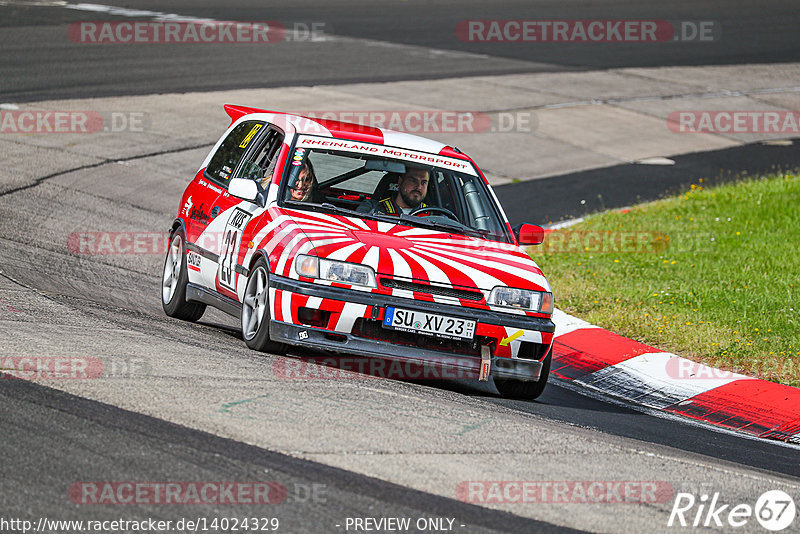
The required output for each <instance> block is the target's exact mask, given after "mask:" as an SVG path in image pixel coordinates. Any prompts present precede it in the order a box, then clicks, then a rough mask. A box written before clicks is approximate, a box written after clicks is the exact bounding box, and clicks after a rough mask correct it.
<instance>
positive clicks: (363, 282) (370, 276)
mask: <svg viewBox="0 0 800 534" xmlns="http://www.w3.org/2000/svg"><path fill="white" fill-rule="evenodd" d="M295 271H297V274H299V275H300V276H304V277H306V278H320V279H322V280H330V281H331V282H341V283H343V284H352V285H357V286H367V287H377V285H376V284H375V271H373V270H372V268H371V267H368V266H366V265H361V264H359V263H347V262H344V261H334V260H326V259H324V258H318V257H316V256H306V255H305V254H300V255H299V256H297V260H296V261H295Z"/></svg>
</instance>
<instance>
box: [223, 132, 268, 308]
mask: <svg viewBox="0 0 800 534" xmlns="http://www.w3.org/2000/svg"><path fill="white" fill-rule="evenodd" d="M260 130H261V131H260V133H259V134H258V136H257V137H255V138H253V139H252V140H251V141H248V142H247V145H248V146H247V147H246V150H245V152H244V154H243V157H242V158H241V160H240V161H239V162H238V163H237V166H236V167H235V168H234V170H233V174H232V175H231V176H232V177H235V178H244V179H249V180H256V181H258V182H259V183H260V184H261V187H262V188H263V189H266V188H268V187H269V184H270V182H271V181H272V173H273V172H274V170H275V167H276V164H277V160H278V154H279V152H280V148H281V146H282V144H283V139H284V134H283V132H281V131H280V130H279V129H277V128H276V127H274V126H272V125H269V124H266V125H265V126H264V127H263V128H262V129H260ZM245 141H246V139H245V140H243V141H242V143H244V142H245ZM213 209H214V210H217V211H218V213H219V216H218V220H219V221H218V223H217V228H218V231H219V235H220V248H219V255H218V260H217V265H216V273H215V279H214V285H213V287H214V289H215V290H216V291H217V292H219V293H220V294H222V295H225V296H228V297H231V298H235V299H237V300H238V291H237V284H238V283H239V278H240V275H242V274H246V272H247V270H246V266H244V265H242V262H243V258H244V257H245V255H246V253H247V250H248V249H249V248H251V247H252V246H253V245H252V244H251V242H250V239H251V238H252V233H253V232H252V228H253V227H255V224H253V223H254V222H255V220H256V219H257V218H258V217H259V216H260V215H261V214H262V213H264V208H263V207H261V206H260V205H259V204H257V203H254V202H249V201H246V200H241V199H239V198H236V197H234V196H232V195H230V194H229V193H228V191H227V190H226V191H224V192H223V193H222V194H221V195H219V196H218V197H217V199H216V202H215V205H214V208H213ZM248 226H249V227H250V229H248Z"/></svg>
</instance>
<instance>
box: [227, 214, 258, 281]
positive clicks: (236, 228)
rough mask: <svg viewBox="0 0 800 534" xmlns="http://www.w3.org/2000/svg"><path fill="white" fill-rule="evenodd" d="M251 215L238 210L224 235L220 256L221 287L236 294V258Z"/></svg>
mask: <svg viewBox="0 0 800 534" xmlns="http://www.w3.org/2000/svg"><path fill="white" fill-rule="evenodd" d="M250 217H251V216H250V214H249V213H247V212H246V211H243V210H241V209H239V208H236V209H235V210H234V211H233V213H232V214H231V216H230V218H229V219H228V223H227V224H226V225H225V231H224V232H223V233H222V250H221V251H220V256H219V285H221V286H222V287H224V288H226V289H229V290H231V291H233V292H236V258H237V256H238V251H239V244H240V243H241V241H242V234H243V233H244V227H245V226H247V223H248V221H250Z"/></svg>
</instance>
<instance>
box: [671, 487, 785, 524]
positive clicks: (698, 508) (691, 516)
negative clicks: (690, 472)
mask: <svg viewBox="0 0 800 534" xmlns="http://www.w3.org/2000/svg"><path fill="white" fill-rule="evenodd" d="M796 513H797V510H796V508H795V504H794V500H793V499H792V497H791V496H789V494H788V493H786V492H784V491H781V490H770V491H767V492H764V493H763V494H762V495H761V496H760V497H759V498H758V500H756V503H755V506H751V505H750V504H746V503H743V504H737V505H731V504H728V503H724V502H723V501H721V500H720V494H719V492H716V493H714V494H713V495H711V496H709V495H706V494H703V495H701V496H700V498H699V499H698V498H696V497H695V496H694V495H693V494H691V493H678V494H677V495H676V496H675V503H674V504H673V505H672V512H671V513H670V514H669V521H667V526H669V527H672V526H679V527H706V528H708V527H712V528H713V527H721V528H724V529H725V531H726V532H727V531H730V529H731V528H740V527H744V526H745V525H748V524H749V523H750V521H751V520H752V519H753V518H754V517H755V519H756V520H757V521H758V522H759V523H760V524H761V526H762V527H764V528H765V529H767V530H770V531H772V532H780V531H782V530H785V529H786V528H788V527H789V526H791V525H792V523H793V522H794V518H795V514H796Z"/></svg>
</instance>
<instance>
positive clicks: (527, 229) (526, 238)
mask: <svg viewBox="0 0 800 534" xmlns="http://www.w3.org/2000/svg"><path fill="white" fill-rule="evenodd" d="M514 235H515V236H516V237H517V241H519V244H520V245H541V244H542V243H544V228H542V227H541V226H537V225H535V224H527V223H525V224H520V225H519V226H517V227H516V228H514Z"/></svg>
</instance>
